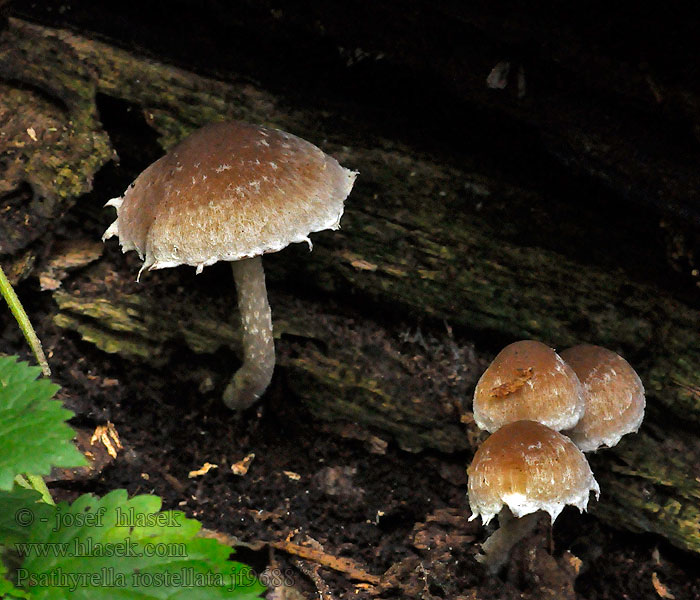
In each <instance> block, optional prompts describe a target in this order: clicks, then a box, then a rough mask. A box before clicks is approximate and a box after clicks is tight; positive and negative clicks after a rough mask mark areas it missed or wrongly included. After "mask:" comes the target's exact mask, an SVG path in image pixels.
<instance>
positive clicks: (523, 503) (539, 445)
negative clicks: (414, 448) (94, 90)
mask: <svg viewBox="0 0 700 600" xmlns="http://www.w3.org/2000/svg"><path fill="white" fill-rule="evenodd" d="M467 473H468V475H469V506H470V507H471V510H472V519H474V518H476V517H477V516H479V515H481V519H482V521H483V522H484V525H486V524H487V523H488V522H489V521H490V520H491V519H492V518H493V517H494V516H495V515H496V514H498V513H499V512H500V511H501V509H502V508H503V506H504V505H507V506H508V508H509V509H510V510H511V512H512V513H513V514H514V515H515V516H516V517H522V516H524V515H527V514H529V513H533V512H536V511H538V510H544V511H546V512H548V513H549V515H550V517H551V518H552V521H554V520H555V519H556V518H557V516H559V513H560V512H561V511H562V510H563V509H564V506H566V505H567V504H572V505H573V506H576V507H578V509H579V510H581V511H583V510H585V509H586V507H587V506H588V497H589V495H590V492H595V494H596V497H597V496H598V495H599V494H600V488H599V487H598V483H597V482H596V480H595V478H594V477H593V473H592V472H591V468H590V466H589V465H588V461H587V460H586V457H585V456H584V455H583V453H582V452H581V451H580V450H579V449H578V448H577V447H576V445H575V444H574V443H573V442H572V441H571V440H570V439H569V438H567V437H566V436H564V435H562V434H561V433H559V432H557V431H554V430H553V429H550V428H549V427H546V426H545V425H542V424H541V423H537V422H536V421H516V422H515V423H509V424H508V425H504V426H503V427H501V428H500V429H499V430H498V431H497V432H496V433H494V434H492V435H491V436H489V437H488V438H487V439H486V441H485V442H484V443H483V444H481V446H480V447H479V449H478V450H477V451H476V454H475V455H474V460H473V461H472V464H471V465H470V466H469V468H468V469H467Z"/></svg>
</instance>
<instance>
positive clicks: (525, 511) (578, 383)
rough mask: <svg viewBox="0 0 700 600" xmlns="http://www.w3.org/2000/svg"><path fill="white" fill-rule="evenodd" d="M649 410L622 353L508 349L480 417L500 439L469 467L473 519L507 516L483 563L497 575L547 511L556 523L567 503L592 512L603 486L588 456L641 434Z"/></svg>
mask: <svg viewBox="0 0 700 600" xmlns="http://www.w3.org/2000/svg"><path fill="white" fill-rule="evenodd" d="M644 408H645V400H644V387H643V385H642V382H641V380H640V379H639V377H638V376H637V373H635V371H634V369H632V367H631V366H630V365H629V364H628V363H627V361H625V359H624V358H622V357H621V356H619V355H618V354H616V353H615V352H612V351H610V350H607V349H605V348H601V347H600V346H591V345H580V346H575V347H573V348H569V349H568V350H565V351H564V352H562V353H561V355H560V354H557V353H556V352H555V351H554V350H552V349H551V348H549V347H548V346H546V345H545V344H542V343H540V342H535V341H521V342H516V343H514V344H511V345H509V346H507V347H506V348H504V349H503V350H502V351H501V352H500V353H499V354H498V356H496V358H495V359H494V361H493V363H491V365H490V366H489V367H488V369H486V371H485V372H484V374H483V375H482V376H481V379H480V380H479V382H478V384H477V386H476V390H475V392H474V406H473V410H474V420H475V421H476V423H477V425H478V426H479V427H481V428H482V429H486V430H487V431H489V432H490V433H492V435H491V436H490V437H489V438H488V439H487V440H486V441H485V442H484V443H483V444H482V445H481V446H480V447H479V449H478V450H477V451H476V454H475V455H474V460H473V461H472V464H471V465H470V466H469V468H468V470H467V472H468V475H469V504H470V507H471V510H472V518H473V519H474V518H476V517H478V516H479V515H480V516H481V518H482V521H483V523H484V525H486V524H488V523H489V521H491V519H493V517H494V516H496V515H497V514H498V517H499V525H500V528H499V529H498V530H497V531H496V532H495V533H494V534H492V535H491V537H490V538H489V539H488V540H486V542H485V543H484V544H483V545H482V551H483V554H482V555H481V556H479V557H478V558H479V560H480V561H481V562H483V563H484V564H486V565H487V567H488V568H489V569H490V570H491V571H492V572H496V571H497V570H498V569H499V568H500V567H501V566H502V565H503V564H504V562H505V561H506V559H507V557H508V553H509V552H510V550H511V548H512V547H513V546H514V545H515V544H516V543H517V542H518V541H519V540H520V539H522V538H523V537H525V536H526V535H528V533H530V532H531V531H532V530H533V528H534V527H535V525H536V520H537V513H538V511H545V512H547V513H549V515H550V517H551V521H552V522H554V520H555V519H556V518H557V516H558V515H559V513H560V512H561V511H562V510H563V508H564V506H566V505H567V504H571V505H573V506H576V507H578V509H579V510H581V511H583V510H585V509H586V507H587V505H588V498H589V496H590V492H595V494H596V497H597V496H598V495H599V494H600V488H599V487H598V483H597V482H596V480H595V478H594V477H593V473H592V471H591V468H590V466H589V465H588V461H587V460H586V458H585V456H584V455H583V452H591V451H595V450H598V449H599V448H600V447H602V446H608V447H611V446H614V445H615V444H617V443H618V442H619V441H620V438H622V436H624V435H625V434H627V433H632V432H636V431H637V430H638V429H639V426H640V425H641V423H642V419H643V418H644ZM562 431H563V434H562V433H560V432H562ZM514 517H517V519H516V518H514Z"/></svg>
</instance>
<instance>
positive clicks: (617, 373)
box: [561, 344, 646, 452]
mask: <svg viewBox="0 0 700 600" xmlns="http://www.w3.org/2000/svg"><path fill="white" fill-rule="evenodd" d="M561 357H562V358H563V359H564V360H565V361H566V363H567V364H568V365H569V366H570V367H571V368H572V369H573V370H574V371H575V372H576V375H578V378H579V380H580V381H581V384H582V385H583V388H584V390H585V391H586V412H585V414H584V415H583V417H582V418H581V420H580V421H579V422H578V423H577V424H576V426H575V427H574V428H573V429H571V430H569V431H567V432H566V434H567V435H568V436H569V437H570V438H571V439H572V440H573V441H574V443H575V444H576V445H577V446H578V447H579V448H581V450H583V451H584V452H590V451H593V450H597V449H598V448H600V447H601V446H608V447H612V446H614V445H615V444H617V443H618V442H619V441H620V438H622V436H623V435H626V434H628V433H633V432H636V431H637V430H638V429H639V426H640V425H641V424H642V420H643V419H644V408H645V406H646V402H645V399H644V385H643V384H642V381H641V379H639V376H638V375H637V373H636V372H635V370H634V369H633V368H632V367H631V366H630V365H629V363H628V362H627V361H626V360H625V359H624V358H622V357H621V356H620V355H619V354H617V353H615V352H613V351H612V350H608V349H607V348H601V347H600V346H592V345H589V344H582V345H580V346H574V347H573V348H569V349H568V350H564V351H563V352H562V353H561Z"/></svg>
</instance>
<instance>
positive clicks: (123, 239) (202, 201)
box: [104, 121, 357, 272]
mask: <svg viewBox="0 0 700 600" xmlns="http://www.w3.org/2000/svg"><path fill="white" fill-rule="evenodd" d="M356 176H357V173H356V172H354V171H350V170H348V169H345V168H343V167H341V166H340V165H339V164H338V161H336V160H335V159H334V158H332V157H331V156H328V155H327V154H325V153H324V152H323V151H321V150H319V149H318V148H317V147H316V146H314V145H313V144H311V143H309V142H307V141H305V140H302V139H301V138H298V137H296V136H294V135H292V134H290V133H285V132H284V131H279V130H277V129H269V128H267V127H262V126H258V125H250V124H248V123H240V122H235V121H229V122H222V123H211V124H209V125H206V126H205V127H203V128H201V129H199V130H197V131H195V132H194V133H192V134H191V135H190V136H189V137H187V138H185V139H184V140H183V141H182V142H180V143H179V144H178V145H176V146H175V147H173V148H172V149H171V150H170V151H169V152H168V153H167V154H166V155H165V156H163V157H161V158H160V159H158V160H157V161H156V162H154V163H153V164H152V165H151V166H149V167H148V168H147V169H146V170H145V171H143V173H141V174H140V175H139V176H138V177H137V178H136V180H135V181H134V182H133V183H132V184H131V185H130V186H129V188H128V189H127V190H126V192H125V193H124V196H123V197H122V198H115V199H114V200H111V201H110V202H108V203H107V204H109V205H111V206H114V207H116V209H117V220H116V221H115V222H114V223H113V224H112V225H111V226H110V227H109V229H108V230H107V231H106V232H105V235H104V239H107V238H109V237H112V236H113V235H118V236H119V242H120V244H121V247H122V250H123V251H124V252H127V251H128V250H136V251H137V252H138V253H139V256H141V258H144V257H145V259H144V264H143V267H142V269H141V270H143V269H163V268H166V267H175V266H177V265H181V264H187V265H192V266H194V267H197V272H200V271H201V270H202V268H203V267H205V266H208V265H211V264H214V263H215V262H217V261H219V260H228V261H234V260H239V259H242V258H250V257H253V256H258V255H260V254H263V253H266V252H276V251H278V250H281V249H282V248H284V247H285V246H287V245H288V244H290V243H292V242H302V241H306V242H309V239H308V235H309V234H310V233H312V232H314V231H321V230H323V229H337V228H338V227H339V222H340V217H341V215H342V214H343V202H344V200H345V198H346V197H347V196H348V194H349V193H350V190H351V189H352V186H353V183H354V181H355V177H356ZM309 244H310V242H309Z"/></svg>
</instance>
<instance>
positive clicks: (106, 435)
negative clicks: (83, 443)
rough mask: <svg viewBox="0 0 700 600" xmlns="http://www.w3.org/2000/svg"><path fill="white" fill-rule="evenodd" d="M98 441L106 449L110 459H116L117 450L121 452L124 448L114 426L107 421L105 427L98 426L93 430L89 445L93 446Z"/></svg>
mask: <svg viewBox="0 0 700 600" xmlns="http://www.w3.org/2000/svg"><path fill="white" fill-rule="evenodd" d="M98 440H99V441H100V442H101V443H102V445H103V446H104V447H105V448H106V449H107V452H108V453H109V455H110V456H111V457H112V458H117V450H122V449H123V448H124V446H122V443H121V441H120V440H119V434H118V433H117V430H116V428H115V427H114V424H113V423H111V422H110V421H107V424H106V425H98V426H97V427H96V428H95V431H94V433H93V434H92V437H91V438H90V444H92V445H94V444H95V443H96V442H97V441H98Z"/></svg>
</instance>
